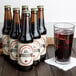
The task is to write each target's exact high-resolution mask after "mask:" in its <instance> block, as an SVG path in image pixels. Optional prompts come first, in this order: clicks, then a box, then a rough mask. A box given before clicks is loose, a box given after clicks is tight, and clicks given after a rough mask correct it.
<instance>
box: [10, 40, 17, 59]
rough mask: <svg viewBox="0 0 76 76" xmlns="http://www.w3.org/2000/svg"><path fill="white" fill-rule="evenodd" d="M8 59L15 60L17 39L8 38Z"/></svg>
mask: <svg viewBox="0 0 76 76" xmlns="http://www.w3.org/2000/svg"><path fill="white" fill-rule="evenodd" d="M9 46H10V47H9V51H10V59H12V60H17V52H18V41H17V39H9Z"/></svg>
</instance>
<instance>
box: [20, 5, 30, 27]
mask: <svg viewBox="0 0 76 76" xmlns="http://www.w3.org/2000/svg"><path fill="white" fill-rule="evenodd" d="M24 10H28V5H23V6H22V13H21V21H22V16H23V15H22V14H23V11H24ZM21 23H22V22H21ZM21 26H22V25H21Z"/></svg>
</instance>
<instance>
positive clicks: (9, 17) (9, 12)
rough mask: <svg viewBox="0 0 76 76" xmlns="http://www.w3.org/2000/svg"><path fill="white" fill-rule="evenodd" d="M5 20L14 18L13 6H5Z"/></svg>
mask: <svg viewBox="0 0 76 76" xmlns="http://www.w3.org/2000/svg"><path fill="white" fill-rule="evenodd" d="M4 20H10V21H11V20H12V15H11V8H5V15H4Z"/></svg>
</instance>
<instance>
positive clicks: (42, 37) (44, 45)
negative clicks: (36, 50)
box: [40, 35, 46, 55]
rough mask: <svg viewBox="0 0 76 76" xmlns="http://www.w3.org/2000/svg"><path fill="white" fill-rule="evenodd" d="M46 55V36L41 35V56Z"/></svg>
mask: <svg viewBox="0 0 76 76" xmlns="http://www.w3.org/2000/svg"><path fill="white" fill-rule="evenodd" d="M45 54H46V35H41V47H40V55H45Z"/></svg>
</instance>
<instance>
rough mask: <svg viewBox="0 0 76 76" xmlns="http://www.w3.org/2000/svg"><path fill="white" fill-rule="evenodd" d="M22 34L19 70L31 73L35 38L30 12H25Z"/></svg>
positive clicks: (19, 42) (19, 48) (20, 37)
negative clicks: (33, 36)
mask: <svg viewBox="0 0 76 76" xmlns="http://www.w3.org/2000/svg"><path fill="white" fill-rule="evenodd" d="M21 24H22V25H23V26H22V29H21V34H20V35H19V38H18V65H19V70H22V71H30V70H31V69H32V65H33V57H32V52H33V38H32V33H31V30H30V12H29V11H23V18H22V23H21Z"/></svg>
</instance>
